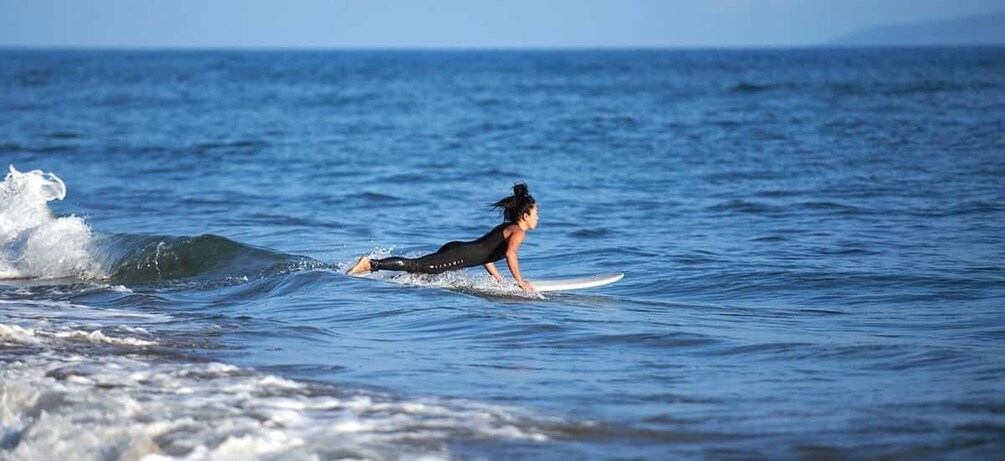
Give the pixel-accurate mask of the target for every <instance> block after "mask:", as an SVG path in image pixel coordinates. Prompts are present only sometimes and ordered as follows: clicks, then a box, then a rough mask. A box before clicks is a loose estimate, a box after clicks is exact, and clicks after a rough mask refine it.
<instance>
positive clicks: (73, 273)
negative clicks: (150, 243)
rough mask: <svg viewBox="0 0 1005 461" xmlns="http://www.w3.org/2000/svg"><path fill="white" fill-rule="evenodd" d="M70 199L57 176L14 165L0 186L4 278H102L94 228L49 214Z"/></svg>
mask: <svg viewBox="0 0 1005 461" xmlns="http://www.w3.org/2000/svg"><path fill="white" fill-rule="evenodd" d="M65 197H66V185H65V184H63V181H62V180H61V179H59V177H57V176H56V175H54V174H52V173H44V172H42V171H41V170H32V171H28V172H23V173H22V172H20V171H18V170H17V169H15V168H14V166H13V165H12V166H11V167H10V170H9V172H8V173H7V177H6V178H4V181H3V182H2V183H0V279H20V278H42V279H46V278H62V277H86V278H90V277H95V276H100V275H101V267H100V265H99V264H98V263H97V261H96V260H95V258H94V257H93V255H92V250H93V248H92V243H93V237H92V233H91V228H90V227H88V226H87V224H86V223H84V220H83V219H80V218H78V217H75V216H69V217H61V218H57V217H55V216H53V214H52V211H51V210H49V206H48V205H47V203H48V202H50V201H52V200H62V199H63V198H65Z"/></svg>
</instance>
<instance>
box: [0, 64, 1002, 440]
mask: <svg viewBox="0 0 1005 461" xmlns="http://www.w3.org/2000/svg"><path fill="white" fill-rule="evenodd" d="M0 118H2V120H3V122H2V123H0V164H2V166H4V167H5V166H7V165H8V164H10V165H13V166H14V167H15V168H16V169H17V170H20V171H22V172H25V171H28V170H36V169H38V170H42V171H43V172H47V173H48V172H51V173H52V174H54V175H56V176H57V177H58V178H59V179H61V180H62V181H63V183H65V188H66V197H65V199H63V200H52V201H48V202H45V201H44V200H41V201H39V200H38V199H37V198H36V199H34V201H32V200H33V199H31V197H29V195H27V194H28V193H27V192H18V191H15V190H14V189H12V188H11V186H8V189H6V190H7V192H5V194H0V197H2V199H3V200H4V202H3V203H0V236H5V237H4V238H5V241H4V242H0V243H2V244H3V247H2V250H3V251H2V256H3V258H4V260H3V261H2V263H3V264H0V269H6V272H4V271H3V270H0V272H3V273H4V274H5V278H6V279H5V280H3V281H0V364H2V365H0V366H2V367H3V369H2V371H0V458H4V459H53V458H55V457H57V456H63V457H65V456H77V457H80V456H83V457H84V458H82V459H88V458H93V459H120V458H125V459H138V458H142V457H143V456H150V455H160V456H165V457H168V458H188V459H204V458H209V459H214V458H225V457H228V456H232V457H237V458H242V459H246V458H259V459H310V457H311V456H318V457H320V458H321V459H335V458H343V457H354V458H369V459H412V458H422V457H431V458H460V459H514V458H519V459H577V458H590V459H594V458H601V459H603V458H645V459H667V458H710V459H786V458H802V459H841V458H855V459H861V458H872V457H879V458H892V459H925V458H939V459H992V458H998V457H1001V456H1002V455H1001V454H1002V453H1005V387H1003V385H1002V382H1003V379H1005V358H1003V357H1005V310H1003V307H1005V267H1003V261H1005V49H1003V48H948V49H837V50H827V49H807V50H732V51H730V50H679V51H660V50H652V51H627V50H625V51H463V52H460V51H459V52H448V51H429V52H425V51H373V52H370V51H352V52H350V51H339V52H334V51H333V52H320V51H319V52H307V51H240V52H238V51H87V50H79V51H44V50H5V51H0ZM17 177H18V178H19V177H21V176H17ZM29 177H30V178H36V179H37V178H40V177H41V176H40V174H35V175H32V176H25V178H29ZM50 180H51V178H50ZM517 181H526V182H527V183H528V184H529V185H530V190H531V193H532V194H534V196H535V197H536V198H537V200H538V203H539V205H540V214H541V221H540V225H539V227H538V229H537V230H535V231H533V232H531V233H530V234H529V235H528V238H527V241H526V243H525V244H524V245H523V247H522V248H521V250H520V261H521V267H522V269H523V273H524V275H525V277H526V278H527V279H528V280H530V281H532V282H533V280H534V279H535V278H552V277H564V276H575V275H589V274H595V273H604V272H624V273H625V274H626V277H625V279H624V280H622V281H620V282H618V283H616V284H614V285H610V286H607V287H602V288H596V289H591V290H584V291H579V292H569V293H559V294H549V295H547V296H546V297H544V298H538V297H535V296H531V295H528V294H524V293H521V292H520V291H519V290H516V289H514V288H512V287H500V286H497V285H494V284H493V283H491V282H490V281H489V278H488V276H487V275H486V274H485V273H484V271H481V270H480V269H472V270H469V271H466V272H462V273H455V274H447V275H444V276H436V277H415V276H407V275H400V274H393V273H384V272H381V273H378V274H374V275H372V276H370V277H368V278H352V277H348V276H345V275H342V272H343V271H344V270H345V269H347V268H348V267H349V265H351V264H352V263H353V262H354V261H355V260H356V258H358V257H359V256H361V255H372V256H382V255H388V254H394V255H412V256H414V255H420V254H423V253H424V252H429V251H433V250H435V249H436V248H438V247H439V246H440V245H441V244H442V243H444V242H446V241H449V240H465V239H472V238H475V237H478V236H479V235H481V234H482V233H483V232H485V231H486V230H487V229H489V228H491V227H493V226H494V225H496V224H497V223H498V222H499V221H500V217H499V215H498V213H497V212H493V211H492V210H491V209H490V208H489V207H488V206H487V204H488V203H491V202H493V201H495V200H497V199H499V198H501V197H503V196H505V195H507V194H508V193H509V191H510V187H511V186H512V184H513V183H514V182H517ZM14 182H15V176H8V178H7V181H6V182H5V184H8V185H9V184H13V183H14ZM53 187H55V186H53ZM22 202H23V203H29V204H33V205H32V206H36V207H38V206H40V207H43V208H42V209H43V210H44V207H48V209H51V210H52V213H53V214H52V216H49V215H48V214H46V213H42V214H40V215H38V216H36V217H35V218H32V219H34V220H29V219H28V214H27V212H25V211H24V210H25V209H27V208H18V207H14V206H13V205H11V204H14V203H18V204H21V203H22ZM31 216H35V215H34V214H33V215H31ZM12 223H13V224H12ZM17 223H22V224H23V223H27V224H24V225H20V227H18V225H15V224H17ZM10 229H15V230H10ZM4 232H6V234H5V233H4ZM503 273H504V275H506V276H509V274H508V272H506V271H505V269H503ZM148 459H151V458H148Z"/></svg>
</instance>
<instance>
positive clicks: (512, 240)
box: [506, 228, 534, 291]
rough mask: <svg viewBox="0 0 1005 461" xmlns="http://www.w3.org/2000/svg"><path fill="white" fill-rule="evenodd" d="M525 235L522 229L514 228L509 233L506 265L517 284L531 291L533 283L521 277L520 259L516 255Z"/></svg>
mask: <svg viewBox="0 0 1005 461" xmlns="http://www.w3.org/2000/svg"><path fill="white" fill-rule="evenodd" d="M526 236H527V233H526V232H524V230H523V229H520V228H516V229H514V230H513V232H511V233H510V234H509V239H507V244H506V266H507V267H509V271H510V273H511V274H513V279H515V280H516V283H517V285H520V288H522V289H524V290H528V291H531V290H533V289H534V285H531V284H530V282H527V281H526V280H524V279H523V276H522V275H520V261H519V260H518V259H517V257H516V253H517V251H519V250H520V244H522V243H523V239H524V238H525V237H526Z"/></svg>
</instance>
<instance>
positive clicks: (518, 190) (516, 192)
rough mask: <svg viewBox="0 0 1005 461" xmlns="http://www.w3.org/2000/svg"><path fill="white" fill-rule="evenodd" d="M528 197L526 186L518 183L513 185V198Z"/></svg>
mask: <svg viewBox="0 0 1005 461" xmlns="http://www.w3.org/2000/svg"><path fill="white" fill-rule="evenodd" d="M527 195H528V191H527V184H525V183H522V182H519V183H516V184H514V185H513V196H514V197H525V196H527Z"/></svg>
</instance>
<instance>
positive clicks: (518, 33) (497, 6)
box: [0, 0, 1005, 48]
mask: <svg viewBox="0 0 1005 461" xmlns="http://www.w3.org/2000/svg"><path fill="white" fill-rule="evenodd" d="M1003 7H1005V3H1003V2H1002V0H497V1H489V0H427V1H418V0H413V1H409V0H274V1H267V0H0V46H79V47H90V46H112V47H268V48H286V47H296V48H301V47H307V48H319V47H320V48H329V47H352V48H372V47H377V48H386V47H391V48H426V47H437V48H439V47H448V48H456V47H461V48H485V47H597V46H599V47H636V46H642V47H648V46H664V47H697V46H712V47H715V46H799V45H812V44H818V43H821V42H825V41H827V40H830V39H832V38H835V37H837V36H840V35H844V34H847V33H850V32H854V31H856V30H858V29H861V28H863V27H867V26H874V25H880V24H887V23H902V22H918V21H928V20H938V19H946V18H952V17H958V16H966V15H973V14H984V13H989V12H993V11H995V10H1000V9H1002V8H1003Z"/></svg>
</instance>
